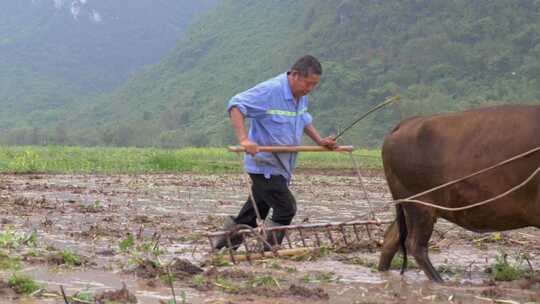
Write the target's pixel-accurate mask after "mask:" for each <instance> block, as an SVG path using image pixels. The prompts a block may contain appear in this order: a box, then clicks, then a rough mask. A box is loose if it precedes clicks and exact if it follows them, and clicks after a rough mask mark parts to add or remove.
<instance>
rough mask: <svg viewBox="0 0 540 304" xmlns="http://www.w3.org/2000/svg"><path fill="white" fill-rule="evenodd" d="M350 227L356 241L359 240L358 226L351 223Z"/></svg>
mask: <svg viewBox="0 0 540 304" xmlns="http://www.w3.org/2000/svg"><path fill="white" fill-rule="evenodd" d="M352 227H353V231H354V235H356V241H357V242H360V235H359V234H358V227H356V225H352Z"/></svg>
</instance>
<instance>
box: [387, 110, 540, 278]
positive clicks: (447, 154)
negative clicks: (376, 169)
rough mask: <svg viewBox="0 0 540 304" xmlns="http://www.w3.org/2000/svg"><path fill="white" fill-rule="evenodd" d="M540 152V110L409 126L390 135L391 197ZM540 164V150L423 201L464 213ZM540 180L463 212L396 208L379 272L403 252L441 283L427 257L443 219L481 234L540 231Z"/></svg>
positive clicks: (430, 119) (415, 121) (429, 119)
mask: <svg viewBox="0 0 540 304" xmlns="http://www.w3.org/2000/svg"><path fill="white" fill-rule="evenodd" d="M539 146H540V106H523V105H519V106H518V105H516V106H498V107H490V108H483V109H477V110H471V111H466V112H461V113H453V114H443V115H434V116H426V117H415V118H411V119H408V120H405V121H403V122H401V123H400V124H399V125H398V126H397V127H396V128H395V129H394V130H393V131H392V132H391V133H390V134H388V135H387V136H386V138H385V140H384V144H383V149H382V158H383V163H384V172H385V175H386V179H387V181H388V186H389V187H390V191H391V193H392V196H393V198H394V199H404V198H407V197H410V196H412V195H414V194H417V193H420V192H423V191H425V190H427V189H430V188H433V187H436V186H438V185H441V184H444V183H446V182H448V181H451V180H455V179H458V178H460V177H463V176H466V175H469V174H471V173H474V172H476V171H479V170H481V169H484V168H487V167H490V166H492V165H494V164H497V163H499V162H501V161H504V160H506V159H509V158H511V157H513V156H515V155H518V154H521V153H524V152H526V151H529V150H531V149H534V148H536V147H539ZM538 166H540V152H537V153H533V154H530V155H528V156H526V157H523V158H520V159H518V160H516V161H513V162H511V163H508V164H506V165H504V166H502V167H498V168H496V169H494V170H491V171H488V172H486V173H484V174H481V175H478V176H475V177H472V178H469V179H466V180H464V181H462V182H459V183H457V184H454V185H452V186H450V187H447V188H443V189H440V190H438V191H436V192H433V193H429V194H426V195H424V196H422V197H419V198H418V199H419V200H421V201H425V202H430V203H434V204H437V205H440V206H446V207H462V206H465V205H469V204H472V203H475V202H479V201H483V200H486V199H489V198H491V197H494V196H496V195H498V194H501V193H503V192H505V191H507V190H509V189H511V188H512V187H514V186H516V185H518V184H520V183H521V182H523V181H524V180H525V179H527V177H529V176H530V175H531V174H532V173H533V172H534V171H535V169H537V168H538ZM539 181H540V179H539V178H538V176H535V177H534V178H533V179H532V180H531V181H530V182H529V183H527V184H526V185H525V186H524V187H522V188H519V189H518V190H517V191H515V192H512V193H511V194H509V195H507V196H504V197H502V198H500V199H497V200H495V201H493V202H491V203H489V204H486V205H482V206H479V207H475V208H472V209H468V210H465V211H457V212H455V211H454V212H451V211H443V210H439V209H436V208H432V207H426V206H422V205H418V204H415V203H402V204H401V205H397V207H396V221H395V222H394V223H393V224H392V225H391V226H390V227H389V228H388V229H387V230H386V233H385V238H384V245H383V249H382V253H381V257H380V260H379V269H380V270H381V271H386V270H388V269H389V267H390V262H391V260H392V258H393V257H394V255H395V254H396V252H397V251H398V249H399V248H400V247H401V248H402V249H403V251H404V252H405V253H406V251H407V250H408V251H409V253H410V254H411V255H412V256H413V257H414V258H415V260H416V262H417V263H418V265H419V266H420V268H421V269H422V270H423V271H424V272H425V273H426V275H427V276H428V277H429V278H430V279H431V280H434V281H437V282H442V278H441V276H440V275H439V273H438V272H437V271H436V270H435V268H434V267H433V265H432V264H431V262H430V260H429V257H428V241H429V238H430V237H431V233H432V231H433V226H434V224H435V222H436V221H437V218H439V217H442V218H444V219H446V220H448V221H450V222H452V223H455V224H457V225H459V226H461V227H463V228H466V229H469V230H472V231H475V232H490V231H502V230H509V229H517V228H522V227H527V226H535V227H539V228H540V191H539ZM400 231H401V233H400ZM400 236H401V238H400ZM405 249H406V250H405Z"/></svg>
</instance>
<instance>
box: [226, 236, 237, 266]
mask: <svg viewBox="0 0 540 304" xmlns="http://www.w3.org/2000/svg"><path fill="white" fill-rule="evenodd" d="M226 239H227V245H228V247H229V250H228V251H229V256H230V257H231V261H232V262H233V264H236V260H235V258H234V250H233V248H232V247H233V246H232V242H231V234H230V233H227V237H226Z"/></svg>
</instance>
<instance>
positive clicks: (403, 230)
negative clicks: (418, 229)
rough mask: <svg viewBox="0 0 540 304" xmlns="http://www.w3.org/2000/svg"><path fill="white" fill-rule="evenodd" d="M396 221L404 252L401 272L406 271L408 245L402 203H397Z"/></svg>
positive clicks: (400, 243)
mask: <svg viewBox="0 0 540 304" xmlns="http://www.w3.org/2000/svg"><path fill="white" fill-rule="evenodd" d="M396 221H397V224H398V228H399V245H400V247H401V252H403V263H402V264H401V274H403V273H405V269H406V268H407V246H405V240H407V232H408V231H407V222H406V221H405V212H404V211H403V206H401V204H397V205H396Z"/></svg>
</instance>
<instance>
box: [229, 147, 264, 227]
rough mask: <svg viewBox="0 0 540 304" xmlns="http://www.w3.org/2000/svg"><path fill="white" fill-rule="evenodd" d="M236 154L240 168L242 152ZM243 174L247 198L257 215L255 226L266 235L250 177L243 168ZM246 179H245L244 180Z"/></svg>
mask: <svg viewBox="0 0 540 304" xmlns="http://www.w3.org/2000/svg"><path fill="white" fill-rule="evenodd" d="M236 155H238V158H239V160H240V165H241V166H242V168H243V167H244V161H243V157H242V154H241V153H236ZM243 172H244V174H243V176H244V184H245V185H247V188H248V194H249V200H250V201H251V204H252V205H253V209H254V210H255V215H256V216H257V219H256V223H257V228H259V230H260V231H261V234H262V235H263V236H264V237H266V229H265V224H264V220H263V219H262V217H261V213H260V212H259V208H258V207H257V202H256V201H255V196H254V195H253V189H252V187H251V186H252V183H251V178H249V174H248V173H247V172H246V170H245V169H243ZM246 179H247V181H246Z"/></svg>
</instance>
